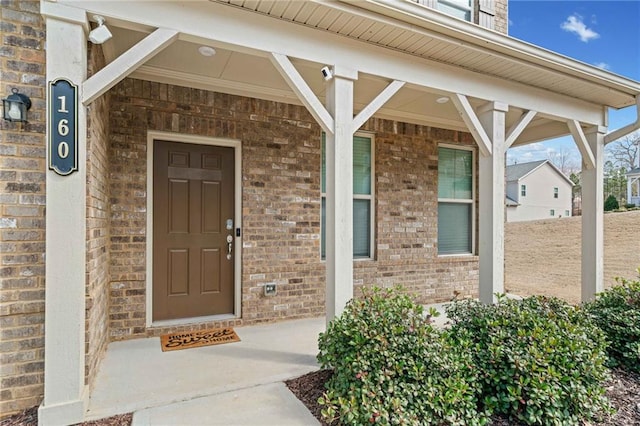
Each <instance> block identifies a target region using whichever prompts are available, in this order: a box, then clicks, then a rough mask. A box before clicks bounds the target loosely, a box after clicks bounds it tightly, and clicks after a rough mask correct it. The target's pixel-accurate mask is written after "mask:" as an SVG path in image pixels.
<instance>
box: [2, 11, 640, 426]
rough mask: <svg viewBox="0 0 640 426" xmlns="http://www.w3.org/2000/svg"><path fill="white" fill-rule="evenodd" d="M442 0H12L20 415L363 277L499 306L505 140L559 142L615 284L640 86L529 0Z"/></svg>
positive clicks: (342, 295) (9, 260)
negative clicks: (586, 58) (510, 13)
mask: <svg viewBox="0 0 640 426" xmlns="http://www.w3.org/2000/svg"><path fill="white" fill-rule="evenodd" d="M420 3H422V4H420ZM420 3H417V2H410V1H389V0H369V1H366V2H365V1H362V2H351V1H327V2H323V1H299V0H295V1H286V0H281V1H250V2H249V1H242V0H238V1H236V0H229V1H222V0H220V1H197V2H196V1H194V2H184V1H128V2H126V4H125V2H116V1H103V2H97V1H89V0H87V1H84V0H57V1H47V0H43V1H41V2H34V1H5V2H2V14H1V16H0V19H1V22H0V27H1V28H2V31H3V37H2V43H3V45H2V46H1V47H0V61H1V65H2V69H1V71H2V78H3V80H2V87H1V89H0V90H2V91H3V96H7V95H11V91H12V89H17V90H18V91H19V92H20V93H21V94H24V95H28V96H29V97H30V98H31V102H32V105H31V109H30V110H29V111H28V121H27V122H26V123H25V122H14V121H7V120H3V121H2V132H1V136H0V137H1V146H0V149H1V150H0V167H1V170H0V176H1V177H2V185H0V197H1V200H2V219H1V221H0V227H1V229H0V231H1V232H0V236H1V241H0V244H1V247H2V249H1V251H2V252H1V254H0V259H1V267H0V272H1V274H0V279H1V280H2V285H1V286H0V324H1V325H2V333H1V334H0V339H1V341H0V361H1V362H2V368H1V369H0V375H1V378H0V380H1V386H2V392H1V393H0V412H1V413H2V415H3V416H5V415H9V414H12V413H15V412H16V411H18V410H21V409H24V408H26V407H30V406H33V405H36V404H41V405H40V410H39V420H40V422H41V424H72V423H76V422H80V421H82V419H83V417H84V408H85V402H86V400H87V398H88V395H89V394H90V391H91V388H92V386H93V384H94V382H95V380H96V371H97V368H98V366H99V364H100V361H101V359H102V357H103V355H104V353H105V351H106V348H107V345H108V344H109V343H110V342H113V341H115V340H121V339H138V338H145V337H149V336H157V335H159V334H162V333H167V332H179V331H183V330H188V329H190V328H192V327H198V328H200V329H202V328H205V327H218V326H225V325H235V326H239V325H246V324H256V323H262V322H275V321H281V320H286V319H292V318H303V317H311V316H322V315H326V316H327V319H328V320H330V319H331V318H333V317H334V316H335V315H338V314H340V312H341V311H342V309H343V308H344V306H345V304H346V303H347V301H348V300H349V299H350V298H351V297H353V296H354V295H356V296H357V295H358V294H359V289H360V287H363V286H373V285H378V286H390V285H394V284H402V285H403V286H404V288H406V291H407V292H408V293H410V294H411V295H412V296H413V297H414V298H415V300H416V301H417V302H419V303H428V302H436V301H443V300H448V299H450V298H451V297H452V296H453V295H454V294H455V293H459V294H461V295H462V296H472V297H478V296H479V297H480V299H481V300H483V301H484V302H485V303H491V302H493V300H494V294H495V293H502V292H503V291H504V283H503V280H504V216H505V208H504V200H505V195H506V194H505V185H504V175H505V152H506V149H507V148H508V147H510V146H514V145H522V144H528V143H533V142H537V141H540V140H545V139H549V138H552V137H557V136H563V135H567V134H571V135H572V136H573V138H574V140H575V141H576V144H577V145H578V146H579V147H580V151H581V152H582V153H583V157H584V158H583V164H584V168H583V171H582V182H583V184H582V185H583V213H584V215H583V222H584V226H583V228H582V229H583V235H582V239H583V245H584V246H588V247H594V249H593V250H585V251H583V253H582V258H583V259H582V264H583V270H582V271H583V273H582V283H583V289H582V291H583V297H584V298H589V297H592V296H593V295H594V294H595V293H596V292H597V291H600V290H602V288H603V284H602V277H603V276H602V256H601V253H602V238H603V237H602V227H601V226H599V224H600V223H601V221H602V217H603V212H602V209H601V205H602V200H601V199H602V185H601V176H602V168H603V167H602V165H603V155H602V152H603V147H604V143H605V141H607V140H608V139H609V138H610V137H614V136H615V137H622V136H624V135H625V134H626V133H628V132H630V131H631V130H633V129H631V128H630V127H629V126H626V127H625V128H623V129H622V130H621V131H617V132H615V134H614V135H608V134H607V129H606V127H604V126H605V125H606V123H607V113H606V111H607V110H608V109H609V108H624V107H627V106H629V105H632V104H634V103H635V102H636V99H637V98H638V96H639V95H640V83H638V82H635V81H632V80H629V79H626V78H623V77H620V76H617V75H614V74H611V73H609V72H607V71H605V70H602V69H599V68H596V67H593V66H590V65H586V64H584V63H581V62H578V61H574V60H572V59H569V58H566V57H565V56H562V55H558V54H555V53H553V52H549V51H548V50H546V49H541V48H538V47H536V46H533V45H531V44H529V43H524V42H522V41H519V40H516V39H513V38H511V37H509V36H508V35H506V31H507V13H506V10H507V3H506V0H496V1H491V0H482V1H476V0H474V1H469V2H464V1H455V2H452V1H444V0H443V1H434V0H430V1H422V2H420ZM434 8H435V9H434ZM436 9H438V10H436ZM96 16H101V17H102V18H99V19H98V18H96ZM103 18H104V20H106V26H97V25H103V24H102V19H103ZM98 20H99V21H100V24H97V23H96V21H98ZM469 21H471V22H469ZM111 35H112V37H110V36H111ZM87 39H89V40H91V41H90V42H89V41H87ZM99 43H102V44H99ZM45 46H46V49H45ZM321 70H323V71H321ZM74 86H75V87H77V92H76V93H75V94H74V92H73V87H74ZM603 111H604V113H603ZM7 112H8V113H9V116H10V117H11V118H12V119H15V118H17V117H19V116H20V114H19V113H20V109H19V108H18V106H17V104H16V107H15V110H14V109H11V108H9V109H8V111H7ZM625 132H626V133H625ZM323 141H324V142H323ZM599 177H600V178H599ZM45 212H46V214H45ZM587 213H588V214H587ZM273 286H275V287H276V290H277V291H276V293H275V294H274V295H269V294H266V293H267V292H265V288H266V287H269V288H272V287H273ZM216 368H224V366H216ZM203 374H207V372H203Z"/></svg>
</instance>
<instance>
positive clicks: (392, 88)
mask: <svg viewBox="0 0 640 426" xmlns="http://www.w3.org/2000/svg"><path fill="white" fill-rule="evenodd" d="M404 85H405V82H404V81H399V80H394V81H392V82H391V83H390V84H389V85H388V86H387V87H385V88H384V90H383V91H382V92H380V93H379V94H378V96H376V97H375V98H374V99H373V100H372V101H371V102H369V104H368V105H367V106H366V107H364V108H363V109H362V111H360V113H359V114H358V115H356V116H355V118H354V119H353V129H352V133H355V132H356V131H357V130H358V129H359V128H360V127H362V125H363V124H364V123H365V122H366V121H367V120H368V119H369V118H371V116H372V115H373V114H375V113H376V111H378V110H379V109H380V108H382V105H384V104H385V103H387V101H388V100H389V99H391V97H392V96H393V95H395V94H396V93H398V90H400V89H401V88H402V86H404Z"/></svg>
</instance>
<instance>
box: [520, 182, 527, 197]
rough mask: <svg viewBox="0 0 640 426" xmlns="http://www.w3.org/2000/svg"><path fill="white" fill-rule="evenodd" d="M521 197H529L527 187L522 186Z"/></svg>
mask: <svg viewBox="0 0 640 426" xmlns="http://www.w3.org/2000/svg"><path fill="white" fill-rule="evenodd" d="M520 196H521V197H526V196H527V185H520Z"/></svg>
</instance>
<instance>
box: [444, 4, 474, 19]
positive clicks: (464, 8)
mask: <svg viewBox="0 0 640 426" xmlns="http://www.w3.org/2000/svg"><path fill="white" fill-rule="evenodd" d="M463 2H464V3H468V4H464V3H463ZM435 3H436V6H435V8H436V9H438V10H440V8H439V7H438V5H439V4H441V3H442V4H444V5H445V6H449V7H452V8H454V9H459V10H462V11H464V12H469V19H465V21H467V22H473V3H474V2H473V1H471V0H469V1H467V0H457V1H456V0H435ZM441 12H442V13H447V12H444V11H441ZM447 14H448V13H447ZM448 15H449V14H448ZM450 16H453V15H450ZM454 18H457V16H454ZM458 19H460V18H458Z"/></svg>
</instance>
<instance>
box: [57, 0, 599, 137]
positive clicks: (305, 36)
mask: <svg viewBox="0 0 640 426" xmlns="http://www.w3.org/2000/svg"><path fill="white" fill-rule="evenodd" d="M59 3H63V4H67V5H69V6H73V7H79V8H83V9H86V10H87V12H88V13H98V14H101V15H103V16H106V17H108V18H109V19H121V20H125V21H132V22H137V23H140V24H143V25H152V26H154V27H165V28H174V29H176V30H178V31H179V32H180V33H181V36H180V38H181V39H183V40H189V39H190V37H191V38H193V39H194V40H202V39H203V38H204V39H207V40H211V45H212V46H214V47H219V48H224V49H230V50H232V51H237V52H243V53H249V54H253V55H258V56H262V57H269V56H270V52H272V51H273V50H274V46H278V50H279V53H281V54H283V55H286V56H287V57H290V58H298V59H302V60H306V61H311V62H315V63H319V64H344V65H351V66H353V64H357V67H358V71H359V72H361V73H366V74H371V75H375V76H380V77H382V78H386V79H389V80H401V81H406V82H407V84H415V85H418V86H423V87H429V88H432V89H434V90H436V91H442V92H449V93H462V94H465V95H467V96H470V97H474V98H478V99H484V100H489V101H493V100H496V99H499V100H500V101H501V102H504V103H507V104H509V105H511V106H513V107H517V108H522V109H526V110H534V111H538V112H541V113H546V114H549V115H551V116H553V117H556V118H557V119H559V120H560V121H565V120H567V119H573V120H578V121H580V122H582V123H588V124H597V125H602V124H604V123H603V119H604V117H603V114H602V105H596V104H593V103H590V102H586V101H583V100H580V99H575V98H573V97H570V96H566V95H560V94H557V93H553V92H550V91H548V90H543V89H538V88H535V87H531V86H528V85H525V84H522V83H517V82H513V81H508V80H504V79H501V78H499V77H495V76H491V75H487V74H482V73H477V72H473V71H470V70H467V69H462V68H460V67H456V66H453V65H448V64H443V63H439V62H436V61H431V60H428V59H425V58H420V57H417V56H413V55H408V54H406V53H402V52H398V51H395V50H392V49H387V48H384V47H381V46H376V45H374V44H372V43H366V42H363V41H360V40H355V39H352V38H349V37H345V36H341V35H338V34H333V33H330V32H327V31H319V30H318V29H315V28H311V27H306V26H303V25H299V24H295V23H290V22H286V21H283V20H280V19H274V18H271V17H268V16H263V15H261V14H258V13H254V12H249V11H246V10H241V9H240V8H234V7H229V6H227V5H224V4H220V3H216V2H188V3H185V2H180V3H178V2H168V1H167V2H152V3H150V2H128V3H127V7H122V5H121V4H120V3H119V2H113V1H104V0H103V1H93V0H59ZM238 28H241V29H242V30H241V31H238Z"/></svg>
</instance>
